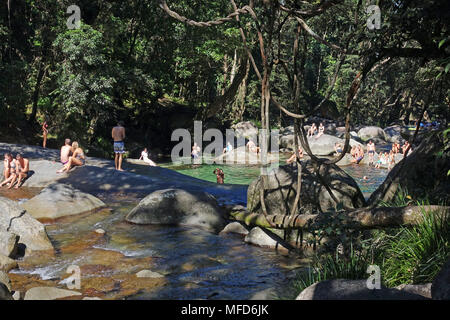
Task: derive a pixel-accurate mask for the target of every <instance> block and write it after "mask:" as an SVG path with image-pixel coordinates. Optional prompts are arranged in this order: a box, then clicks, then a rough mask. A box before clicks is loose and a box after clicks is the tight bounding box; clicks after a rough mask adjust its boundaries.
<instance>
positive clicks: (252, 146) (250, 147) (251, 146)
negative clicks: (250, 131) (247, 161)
mask: <svg viewBox="0 0 450 320" xmlns="http://www.w3.org/2000/svg"><path fill="white" fill-rule="evenodd" d="M246 147H247V149H248V150H249V151H251V152H254V153H259V152H260V151H261V149H260V148H259V147H257V146H256V144H255V143H254V142H253V141H252V140H250V141H249V142H247V144H246Z"/></svg>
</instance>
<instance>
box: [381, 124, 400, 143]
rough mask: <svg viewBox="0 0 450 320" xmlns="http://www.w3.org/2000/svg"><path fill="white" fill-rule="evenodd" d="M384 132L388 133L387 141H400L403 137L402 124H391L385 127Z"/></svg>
mask: <svg viewBox="0 0 450 320" xmlns="http://www.w3.org/2000/svg"><path fill="white" fill-rule="evenodd" d="M383 131H384V133H385V134H386V141H388V142H391V143H394V142H395V143H400V142H401V141H402V140H403V138H402V135H401V132H402V126H400V125H393V126H389V127H386V128H384V129H383Z"/></svg>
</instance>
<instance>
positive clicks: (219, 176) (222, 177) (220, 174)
mask: <svg viewBox="0 0 450 320" xmlns="http://www.w3.org/2000/svg"><path fill="white" fill-rule="evenodd" d="M213 173H214V174H215V175H216V178H217V183H218V184H223V182H224V180H225V173H224V172H223V170H222V169H219V168H216V169H215V170H214V171H213Z"/></svg>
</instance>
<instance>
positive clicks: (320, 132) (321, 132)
mask: <svg viewBox="0 0 450 320" xmlns="http://www.w3.org/2000/svg"><path fill="white" fill-rule="evenodd" d="M324 133H325V127H324V126H323V123H322V122H321V123H320V125H319V133H317V136H316V139H319V138H320V136H321V135H323V134H324Z"/></svg>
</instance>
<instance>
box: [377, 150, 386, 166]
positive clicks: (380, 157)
mask: <svg viewBox="0 0 450 320" xmlns="http://www.w3.org/2000/svg"><path fill="white" fill-rule="evenodd" d="M385 163H386V157H385V155H384V153H383V152H382V151H381V152H380V153H379V154H378V161H377V162H376V163H375V168H377V169H380V168H381V165H383V164H385Z"/></svg>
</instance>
